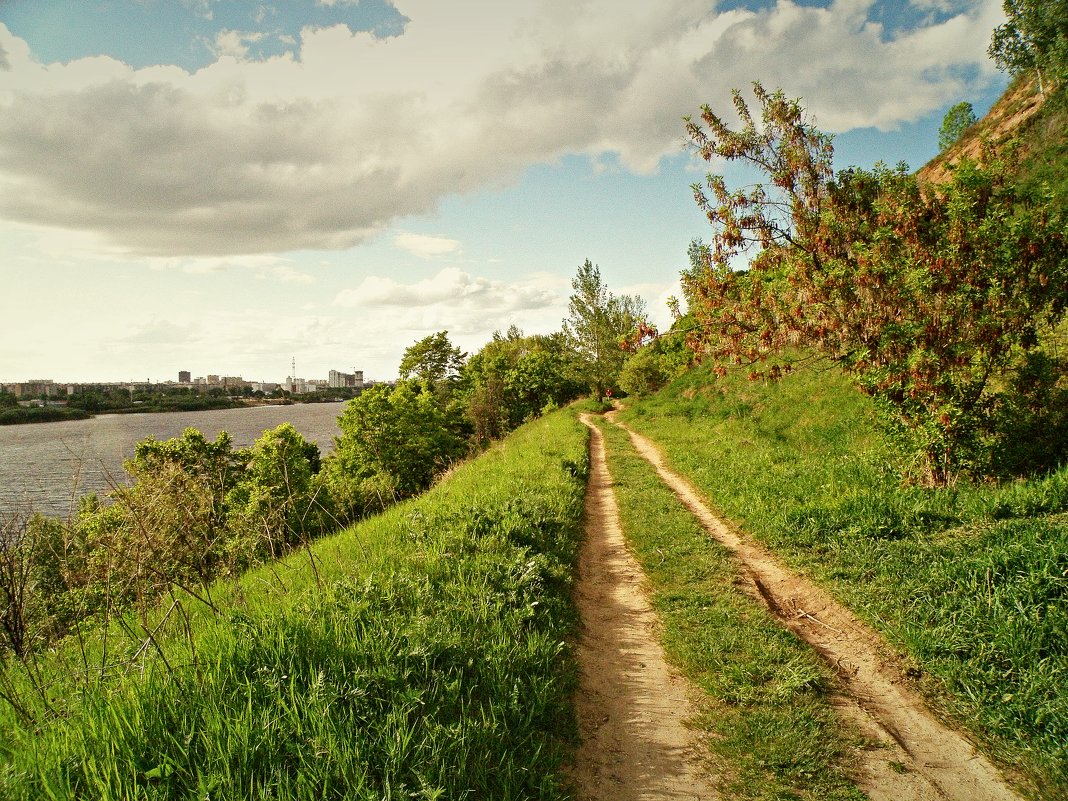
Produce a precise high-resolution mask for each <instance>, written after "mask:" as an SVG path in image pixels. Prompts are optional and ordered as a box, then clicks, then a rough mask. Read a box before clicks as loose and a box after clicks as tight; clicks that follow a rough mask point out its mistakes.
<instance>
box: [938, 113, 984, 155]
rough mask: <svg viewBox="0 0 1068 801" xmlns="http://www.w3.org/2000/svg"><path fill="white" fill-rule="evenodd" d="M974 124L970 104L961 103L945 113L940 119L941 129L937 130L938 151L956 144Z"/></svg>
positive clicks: (973, 115)
mask: <svg viewBox="0 0 1068 801" xmlns="http://www.w3.org/2000/svg"><path fill="white" fill-rule="evenodd" d="M975 123H976V117H975V112H974V111H973V110H972V104H971V103H969V102H967V101H961V102H960V103H957V105H955V106H953V107H952V108H950V110H949V111H947V112H946V116H945V117H943V118H942V127H941V128H939V129H938V149H939V150H946V149H948V148H949V147H950V146H951V145H954V144H956V142H957V140H959V139H960V138H961V136H962V135H963V134H964V132H965V131H966V130H968V129H969V128H971V127H972V126H973V125H975Z"/></svg>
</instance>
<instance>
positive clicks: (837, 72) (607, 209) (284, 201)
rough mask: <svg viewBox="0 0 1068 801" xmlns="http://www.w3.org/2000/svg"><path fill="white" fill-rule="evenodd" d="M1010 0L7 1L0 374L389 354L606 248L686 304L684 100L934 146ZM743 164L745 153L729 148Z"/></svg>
mask: <svg viewBox="0 0 1068 801" xmlns="http://www.w3.org/2000/svg"><path fill="white" fill-rule="evenodd" d="M1002 19H1003V13H1002V10H1001V0H938V2H934V1H933V0H816V1H815V2H805V3H795V2H791V1H790V0H774V1H773V2H770V3H769V2H766V0H740V1H739V2H731V3H721V2H718V0H705V2H701V1H700V0H698V2H695V1H694V0H664V1H663V2H659V3H647V2H636V1H634V2H630V1H628V0H622V2H621V0H611V2H610V1H609V0H590V1H589V2H583V3H572V4H560V3H557V2H553V1H552V0H517V2H511V3H485V2H475V0H456V2H452V3H441V2H439V0H395V2H392V3H390V2H382V3H363V2H361V3H354V2H349V1H348V0H337V2H325V0H287V2H285V3H276V2H271V0H268V1H267V2H264V0H226V2H223V0H197V2H164V3H158V2H152V3H146V2H142V1H141V0H107V1H106V2H105V0H80V2H77V3H72V2H69V0H7V2H3V3H0V252H3V254H4V259H3V262H2V264H0V270H2V271H3V278H4V292H2V293H0V321H2V322H0V326H2V332H3V334H4V335H5V342H7V343H8V344H7V345H6V346H5V348H3V349H2V350H0V376H3V377H4V379H5V380H17V379H20V378H29V377H32V376H37V375H52V376H63V377H64V379H65V380H71V381H83V382H84V381H91V380H129V379H137V380H144V379H146V378H147V379H150V380H152V381H165V380H167V379H169V378H170V377H171V376H173V375H175V374H176V371H177V370H178V369H187V368H190V367H195V365H197V364H216V365H218V366H219V367H218V369H225V370H226V371H227V372H230V373H232V374H235V375H243V376H252V377H255V378H257V379H261V378H262V379H267V378H277V377H280V376H284V375H286V373H287V372H288V365H289V363H290V359H291V358H292V356H293V355H294V354H295V355H296V357H297V360H298V364H300V365H301V367H300V370H301V371H302V372H304V373H305V375H326V373H327V372H328V371H329V370H330V369H333V368H338V367H339V366H342V365H350V367H345V368H343V369H351V363H352V362H354V361H355V362H357V363H359V365H360V367H361V369H363V370H364V371H365V372H366V374H367V376H368V377H369V378H370V377H374V378H378V379H383V380H385V379H390V378H392V377H395V376H396V372H397V366H398V365H399V363H400V359H401V356H402V354H403V353H404V350H405V348H407V347H408V346H409V345H411V344H412V343H413V342H416V341H417V340H419V339H421V338H422V337H425V336H427V335H429V334H433V333H435V332H437V331H442V330H447V331H448V332H449V338H450V340H451V341H452V342H453V343H454V344H455V345H458V346H459V347H460V348H462V349H463V350H465V351H468V352H474V351H476V350H478V349H479V348H481V347H482V346H483V345H484V344H485V343H486V342H488V341H489V340H490V338H491V337H492V334H493V332H494V330H501V331H504V330H507V329H508V327H509V326H511V325H516V326H518V327H519V328H520V329H522V330H523V331H524V332H525V333H528V334H533V333H550V332H552V331H557V330H559V328H560V324H561V321H562V320H563V319H564V318H565V317H566V315H567V303H568V295H569V294H570V290H571V287H570V279H571V278H572V277H573V276H574V274H575V271H576V269H577V268H578V266H579V265H580V264H582V263H583V261H585V259H587V258H588V259H590V260H591V261H593V262H594V263H595V264H597V265H599V266H600V268H601V272H602V276H603V279H604V281H605V283H606V284H607V285H608V287H609V288H610V289H611V290H612V291H613V292H615V293H628V294H638V295H640V296H642V297H643V298H645V300H646V301H647V303H648V305H649V310H650V314H651V316H652V317H653V319H654V321H655V322H657V323H658V324H659V325H661V326H664V325H667V324H670V314H669V312H668V307H667V304H666V298H667V297H668V296H670V295H677V294H678V293H679V288H678V278H679V272H680V270H682V269H683V268H685V267H686V266H687V263H686V261H687V247H688V245H689V243H690V242H691V240H692V239H694V238H696V237H704V238H706V239H707V238H708V237H709V236H710V231H709V228H708V224H707V221H706V220H705V219H704V217H703V215H702V214H701V212H700V210H699V209H698V208H697V206H696V204H695V203H694V201H693V193H692V191H691V188H690V185H691V184H692V183H693V182H695V181H700V180H701V179H702V176H703V175H704V174H705V172H707V171H708V170H709V169H711V170H712V171H715V172H719V171H721V165H717V164H713V165H708V164H705V163H703V162H700V161H699V160H697V159H696V158H695V156H694V155H693V154H692V153H691V152H690V151H689V150H688V149H687V148H686V142H685V134H684V127H683V121H682V119H683V117H684V116H687V115H691V116H695V115H698V114H699V113H700V106H701V105H702V104H705V103H707V104H709V105H711V106H712V107H713V108H714V109H716V110H717V111H718V112H720V113H722V114H726V115H728V117H729V115H730V113H731V108H732V106H731V96H730V93H731V90H732V89H735V88H738V89H742V90H748V88H749V87H750V85H751V82H752V81H754V80H760V81H761V82H762V83H763V84H764V85H765V86H766V87H768V88H775V87H781V88H782V89H783V91H784V92H785V93H786V94H787V95H789V96H790V97H797V98H800V99H801V100H802V103H803V105H804V106H805V107H806V108H807V109H808V111H809V113H810V117H811V119H812V120H813V121H814V122H815V124H817V125H818V126H819V127H820V128H822V129H823V130H825V131H827V132H829V133H832V134H834V135H835V147H836V164H837V165H838V166H839V167H844V166H846V165H849V164H856V165H859V166H868V167H870V166H871V165H872V164H873V163H874V162H876V161H877V160H883V161H886V162H888V163H891V164H894V163H897V162H898V161H902V160H903V161H906V162H908V163H909V164H911V165H912V166H913V167H918V166H920V165H921V164H923V163H924V162H926V161H927V160H928V159H930V158H931V157H932V156H934V155H935V152H936V150H937V136H938V134H937V132H938V127H939V125H940V123H941V120H942V117H943V115H944V114H945V112H946V111H947V109H948V108H950V107H951V106H953V105H954V104H956V103H958V102H960V101H969V102H971V103H972V105H973V107H974V108H975V110H976V112H977V113H978V114H982V113H984V112H985V111H986V109H987V108H989V106H990V105H991V103H992V102H993V101H994V100H995V99H996V98H997V96H998V95H999V94H1000V92H1001V91H1002V89H1003V87H1004V86H1005V85H1006V78H1005V76H1004V75H1002V74H1000V73H998V72H997V70H996V69H995V68H994V65H993V64H992V63H991V61H990V59H989V58H988V57H987V54H986V50H987V46H988V43H989V40H990V34H991V32H992V30H993V28H994V27H995V26H996V25H997V24H999V23H1000V22H1001V21H1002ZM727 178H728V180H729V181H730V182H731V183H732V184H737V183H748V182H750V181H752V180H753V178H754V176H753V175H752V174H748V173H745V172H744V171H738V170H733V169H732V170H731V171H729V172H728V174H727Z"/></svg>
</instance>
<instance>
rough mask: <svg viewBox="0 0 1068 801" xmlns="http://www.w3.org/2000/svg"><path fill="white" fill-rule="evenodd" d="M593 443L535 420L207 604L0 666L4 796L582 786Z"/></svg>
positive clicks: (541, 791) (539, 791) (550, 421)
mask: <svg viewBox="0 0 1068 801" xmlns="http://www.w3.org/2000/svg"><path fill="white" fill-rule="evenodd" d="M585 442H586V437H585V431H584V429H583V428H582V427H581V426H580V425H579V424H578V423H577V422H576V421H575V420H574V419H573V416H572V415H571V414H570V413H568V412H560V413H557V414H554V415H550V416H548V417H546V418H542V419H540V420H537V421H535V422H533V423H531V424H528V425H527V426H525V427H524V428H523V429H521V430H520V431H519V432H518V433H517V434H516V435H514V436H513V437H511V438H509V439H508V440H507V441H506V442H504V443H502V444H500V445H498V446H496V447H494V448H493V449H491V450H490V451H489V452H488V453H486V454H484V455H483V456H482V457H480V458H478V459H476V460H474V461H472V462H470V463H468V464H466V465H463V466H461V467H460V468H458V469H456V470H455V471H453V472H452V473H451V475H450V476H449V478H448V480H447V481H445V482H443V483H441V484H440V485H438V486H437V487H436V488H434V489H433V490H431V491H430V492H429V493H428V494H427V495H425V496H423V497H421V498H419V499H417V500H415V501H413V502H408V503H405V504H401V505H399V506H397V507H394V508H392V509H390V510H389V511H388V512H386V513H385V514H383V515H381V516H379V517H377V518H374V519H372V520H369V521H366V522H365V523H363V524H360V525H358V526H356V527H354V528H352V529H349V530H347V531H345V532H343V533H342V534H340V535H338V536H336V537H333V538H329V539H326V540H322V541H320V542H318V543H316V544H315V545H313V546H312V547H311V549H310V550H309V551H308V552H305V553H299V554H294V555H293V556H291V557H289V558H287V559H286V560H283V561H282V562H279V563H276V564H272V565H268V566H265V567H264V568H262V569H259V570H256V571H254V572H251V573H249V574H246V575H245V576H244V577H242V578H241V579H240V580H239V581H237V582H236V583H232V584H218V585H216V586H215V587H214V589H213V593H212V598H211V602H212V604H213V605H214V606H215V609H216V611H212V610H211V609H210V608H209V607H208V606H207V605H206V604H204V603H200V602H198V601H196V600H194V599H191V598H188V597H186V596H182V595H177V596H175V599H174V600H173V601H168V602H167V603H165V604H164V605H163V607H162V608H161V609H160V610H159V612H158V613H157V615H156V616H155V617H153V618H152V619H149V620H146V621H137V620H136V619H126V620H124V621H122V623H121V625H120V622H119V621H115V622H114V623H113V625H112V626H111V627H110V628H109V629H107V630H97V631H91V632H86V633H85V639H84V640H83V642H82V645H79V641H78V639H77V638H73V639H71V640H69V641H67V642H65V643H63V644H62V646H61V647H60V648H59V649H58V650H57V651H56V653H54V654H52V655H49V656H47V657H45V658H43V659H41V660H40V661H39V662H38V663H37V664H36V666H35V667H34V669H33V670H27V669H25V668H23V667H22V666H19V665H18V664H17V663H9V664H7V665H6V666H5V667H4V670H3V672H2V673H0V691H2V692H3V693H4V694H5V695H6V696H7V697H8V698H10V699H13V700H15V701H16V702H17V704H18V705H19V706H21V707H22V708H23V713H22V715H21V716H20V715H19V714H17V713H16V708H15V705H12V704H2V703H0V797H2V798H4V799H74V798H87V799H88V798H91V799H115V800H116V801H118V799H163V798H166V799H194V798H195V799H206V798H250V799H251V798H257V799H258V798H285V799H376V800H377V799H402V798H403V799H413V798H414V799H434V798H449V799H461V798H471V799H475V798H493V799H505V800H507V799H529V798H538V799H564V798H568V797H570V790H569V787H568V782H567V779H566V778H565V777H564V773H563V769H562V766H563V765H564V764H565V763H566V762H567V760H568V759H569V756H570V754H571V749H572V746H573V739H574V737H575V723H574V719H573V713H572V710H571V704H570V700H571V693H572V692H573V688H574V686H575V669H574V666H573V661H572V657H571V653H570V647H569V645H568V644H567V643H568V642H569V639H570V637H571V634H572V631H573V627H574V624H575V613H574V610H573V607H572V604H571V599H570V590H571V580H572V569H573V565H574V559H575V553H576V549H577V543H578V540H579V536H580V522H581V510H582V494H583V489H584V479H585V475H586V470H587V461H586V459H587V457H586V450H585ZM312 560H314V561H312ZM168 610H170V611H169V612H168ZM142 623H143V624H144V626H143V627H142ZM147 632H152V636H148V635H147ZM35 671H36V672H35ZM30 674H32V677H33V678H34V679H35V680H34V681H31V680H30V678H29V676H30ZM35 685H36V687H38V688H42V689H41V690H40V691H39V692H38V691H37V690H35V689H34V686H35Z"/></svg>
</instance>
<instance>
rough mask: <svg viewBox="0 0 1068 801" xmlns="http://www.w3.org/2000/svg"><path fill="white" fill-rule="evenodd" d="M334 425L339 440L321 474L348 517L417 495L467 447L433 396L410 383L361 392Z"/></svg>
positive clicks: (423, 387) (425, 388) (377, 386)
mask: <svg viewBox="0 0 1068 801" xmlns="http://www.w3.org/2000/svg"><path fill="white" fill-rule="evenodd" d="M338 425H339V426H340V428H341V436H340V437H338V438H337V440H336V442H335V448H334V453H333V454H331V456H330V458H329V459H327V461H326V463H325V465H324V470H325V471H326V472H327V476H328V481H329V483H330V486H331V490H333V491H335V492H336V494H337V496H338V497H339V498H340V499H341V503H342V504H343V505H345V506H347V507H348V511H349V513H350V514H354V513H355V514H358V513H360V512H361V511H362V510H363V509H364V508H367V507H371V508H376V507H377V508H381V507H383V506H386V505H388V504H389V503H392V502H393V501H395V500H399V499H401V498H406V497H409V496H411V495H415V494H416V493H419V492H422V491H423V490H425V489H427V488H428V487H429V486H430V484H431V482H432V481H433V479H434V477H435V476H436V475H437V474H438V473H440V472H441V471H442V470H444V469H446V468H447V467H448V466H449V465H450V464H452V462H453V461H454V460H456V459H458V458H460V457H461V456H462V455H463V454H464V453H465V452H466V449H467V444H466V440H465V439H464V438H463V437H461V436H460V435H458V434H457V433H456V432H455V430H454V426H453V425H452V421H451V420H450V418H449V416H448V414H447V413H446V410H445V409H443V408H442V407H441V406H440V405H439V404H438V403H437V400H436V399H435V396H434V393H433V392H432V391H430V389H429V388H428V387H427V386H426V385H425V384H423V385H420V384H418V383H416V382H412V381H401V382H398V383H397V385H396V386H395V387H390V386H388V385H386V384H379V385H376V386H374V387H372V388H371V389H369V390H366V391H365V392H363V393H362V394H361V395H360V396H359V397H358V398H356V399H355V400H353V401H351V402H350V403H349V404H348V405H347V406H346V407H345V410H344V411H343V412H342V413H341V416H340V417H339V418H338Z"/></svg>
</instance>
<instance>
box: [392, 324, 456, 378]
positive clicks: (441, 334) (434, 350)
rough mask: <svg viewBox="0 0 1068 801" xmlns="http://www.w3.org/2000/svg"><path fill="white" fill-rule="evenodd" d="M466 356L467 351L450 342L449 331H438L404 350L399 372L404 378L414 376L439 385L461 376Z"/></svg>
mask: <svg viewBox="0 0 1068 801" xmlns="http://www.w3.org/2000/svg"><path fill="white" fill-rule="evenodd" d="M466 358H467V354H466V353H462V352H461V351H460V349H459V348H458V347H454V346H453V344H452V343H451V342H449V332H448V331H438V333H436V334H431V335H429V336H426V337H423V338H422V339H420V340H419V341H418V342H416V343H415V344H414V345H412V346H410V347H409V348H408V349H407V350H406V351H404V357H403V358H402V359H401V363H400V367H398V368H397V372H398V373H399V375H400V377H401V378H402V379H409V378H414V379H416V380H417V381H427V382H429V383H430V384H432V385H434V386H438V385H440V384H442V383H444V382H446V381H450V380H452V379H455V378H456V377H457V376H459V375H460V371H461V370H463V366H464V361H465V360H466Z"/></svg>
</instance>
